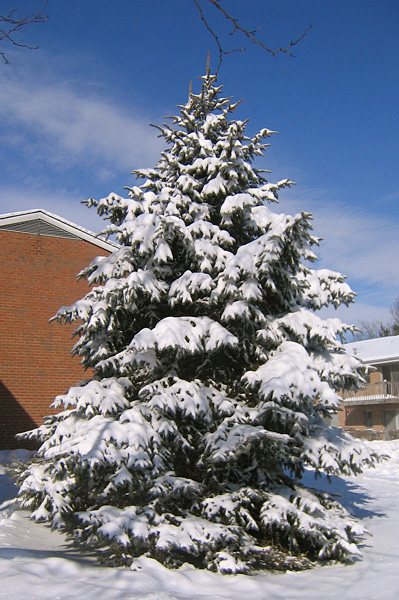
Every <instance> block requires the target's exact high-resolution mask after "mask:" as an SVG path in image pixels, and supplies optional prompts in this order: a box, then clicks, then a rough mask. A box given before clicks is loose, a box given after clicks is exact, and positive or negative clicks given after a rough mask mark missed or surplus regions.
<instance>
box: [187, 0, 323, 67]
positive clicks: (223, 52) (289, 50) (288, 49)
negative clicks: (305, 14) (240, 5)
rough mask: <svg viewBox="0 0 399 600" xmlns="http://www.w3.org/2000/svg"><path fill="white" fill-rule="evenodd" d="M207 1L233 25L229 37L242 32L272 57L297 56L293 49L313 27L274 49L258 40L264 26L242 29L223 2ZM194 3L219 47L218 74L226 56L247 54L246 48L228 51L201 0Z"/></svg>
mask: <svg viewBox="0 0 399 600" xmlns="http://www.w3.org/2000/svg"><path fill="white" fill-rule="evenodd" d="M207 1H208V2H209V3H210V4H212V6H214V7H215V8H216V9H217V10H218V11H220V12H221V13H222V15H223V16H224V17H225V18H226V19H227V20H228V21H229V22H230V23H231V24H232V26H233V29H232V30H231V32H230V34H229V35H231V36H232V35H234V34H236V33H237V32H240V33H242V34H243V35H244V36H245V37H246V38H247V39H248V40H250V42H251V43H252V44H255V45H256V46H259V47H260V48H262V49H263V50H265V52H269V54H271V55H272V56H276V54H278V53H284V54H288V55H289V56H292V57H293V56H295V55H294V54H293V52H292V49H293V48H294V46H296V45H297V44H299V42H300V41H302V40H303V38H304V37H305V36H306V34H307V33H308V31H309V30H310V29H311V28H312V25H309V27H307V29H306V30H305V31H304V32H303V33H302V35H300V36H299V37H298V38H297V39H296V40H294V41H291V42H290V43H289V44H288V45H287V46H286V47H284V48H283V47H280V48H276V49H272V48H270V47H269V46H266V44H264V43H263V42H262V41H261V40H258V39H256V34H257V32H258V31H259V30H260V29H261V28H262V25H261V26H259V27H256V28H255V29H252V30H251V29H246V28H245V27H242V26H241V25H240V24H239V22H238V19H236V18H234V17H233V16H232V15H231V14H230V13H229V12H227V11H226V10H225V9H224V8H223V7H222V5H221V2H222V0H207ZM193 2H194V4H195V5H196V7H197V8H198V11H199V13H200V16H201V20H202V21H203V23H204V25H205V27H206V28H207V30H208V31H209V33H210V34H211V35H212V37H213V38H214V40H215V42H216V45H217V47H218V51H219V63H218V66H217V69H216V73H218V72H219V69H220V66H221V64H222V61H223V57H224V56H226V55H227V54H232V53H233V52H245V50H246V47H242V48H232V49H230V50H226V48H225V47H224V46H223V45H222V42H221V41H220V36H219V35H218V34H217V33H216V31H215V29H214V28H213V27H212V26H211V25H210V24H209V20H208V19H207V17H206V16H205V14H204V11H203V10H202V6H201V4H200V0H193Z"/></svg>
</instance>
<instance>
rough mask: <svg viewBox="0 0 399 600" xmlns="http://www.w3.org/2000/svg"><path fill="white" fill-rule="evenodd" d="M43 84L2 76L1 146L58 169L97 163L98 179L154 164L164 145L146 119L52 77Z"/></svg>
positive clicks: (37, 79) (32, 79)
mask: <svg viewBox="0 0 399 600" xmlns="http://www.w3.org/2000/svg"><path fill="white" fill-rule="evenodd" d="M41 81H42V79H41V78H40V77H39V76H37V77H36V76H30V77H26V76H25V77H23V76H22V75H19V76H16V75H15V74H12V75H11V76H9V74H8V73H7V75H4V74H2V80H1V84H0V118H1V119H2V122H3V133H2V141H3V143H4V144H5V143H7V144H10V145H12V146H14V147H17V148H18V149H19V150H20V151H21V152H23V153H24V155H25V157H28V156H30V157H35V158H36V159H37V158H39V159H40V160H45V161H47V162H48V163H50V164H56V165H58V166H60V165H62V164H63V163H64V164H65V163H67V164H68V166H69V167H71V166H73V165H77V164H79V163H86V164H91V165H92V164H96V165H97V167H98V169H99V177H102V175H107V174H108V172H109V171H110V170H113V169H115V167H116V168H118V169H120V170H123V171H131V170H132V169H133V168H135V167H143V166H147V165H148V164H150V165H153V164H155V162H156V161H157V159H158V156H159V151H160V149H161V148H162V144H161V142H160V140H159V139H158V138H157V133H156V132H155V131H154V130H153V129H152V128H151V127H149V125H148V120H149V118H148V116H145V115H141V114H139V113H138V112H135V110H134V109H133V110H132V111H129V112H128V111H127V110H125V109H123V108H122V107H121V106H120V105H119V106H118V105H117V104H116V103H113V102H112V101H111V100H106V99H104V98H103V97H99V95H98V93H97V94H93V92H92V91H91V88H90V86H89V85H87V86H84V85H80V86H79V87H78V86H77V85H76V84H75V86H72V85H71V84H69V83H67V82H65V81H62V80H60V79H59V80H57V79H56V78H55V77H54V78H53V79H52V80H50V81H49V80H48V79H45V80H44V81H45V83H41ZM108 97H109V96H108ZM5 126H7V128H6V129H5Z"/></svg>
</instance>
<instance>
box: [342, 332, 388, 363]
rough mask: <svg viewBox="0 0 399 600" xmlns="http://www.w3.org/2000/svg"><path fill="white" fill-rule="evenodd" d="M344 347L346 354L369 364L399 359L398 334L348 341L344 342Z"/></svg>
mask: <svg viewBox="0 0 399 600" xmlns="http://www.w3.org/2000/svg"><path fill="white" fill-rule="evenodd" d="M345 349H346V351H347V352H348V354H352V355H354V356H356V357H357V358H360V360H362V361H363V362H365V363H369V364H377V363H384V362H391V361H393V360H399V335H390V336H388V337H382V338H375V339H372V340H361V341H359V342H350V343H349V344H345Z"/></svg>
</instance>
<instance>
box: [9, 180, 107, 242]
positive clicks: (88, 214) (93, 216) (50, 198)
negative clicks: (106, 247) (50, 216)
mask: <svg viewBox="0 0 399 600" xmlns="http://www.w3.org/2000/svg"><path fill="white" fill-rule="evenodd" d="M34 208H42V209H43V210H47V211H48V212H52V213H54V214H56V215H59V216H60V217H64V218H65V219H68V220H69V221H72V222H73V223H76V224H77V225H80V226H81V227H85V228H86V229H89V230H90V231H93V232H95V233H98V232H99V231H100V230H101V229H102V228H103V227H104V225H105V224H106V223H105V222H104V220H103V219H101V218H100V217H98V216H97V213H96V211H95V209H94V208H90V209H88V208H87V207H86V206H85V205H83V204H81V202H80V198H76V197H75V196H72V195H71V194H68V193H67V192H65V191H62V190H53V191H51V192H49V191H47V190H46V191H43V190H41V191H32V190H30V191H29V193H27V192H26V189H24V188H18V187H9V186H0V214H6V213H13V212H20V211H25V210H31V209H34Z"/></svg>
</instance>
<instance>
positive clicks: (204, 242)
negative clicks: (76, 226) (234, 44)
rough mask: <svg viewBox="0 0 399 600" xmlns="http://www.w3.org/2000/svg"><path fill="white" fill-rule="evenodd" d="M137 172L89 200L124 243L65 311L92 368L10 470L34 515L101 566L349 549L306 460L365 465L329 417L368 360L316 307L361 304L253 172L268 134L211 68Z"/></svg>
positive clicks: (217, 566) (301, 558)
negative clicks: (26, 456)
mask: <svg viewBox="0 0 399 600" xmlns="http://www.w3.org/2000/svg"><path fill="white" fill-rule="evenodd" d="M201 79H202V83H201V86H202V88H201V91H200V93H199V94H198V95H196V94H193V93H191V94H190V97H189V101H188V103H187V104H186V105H184V106H180V107H179V108H180V114H179V115H178V116H174V117H171V121H172V125H171V126H169V125H163V126H162V127H160V128H159V129H160V135H161V136H162V137H163V138H164V140H165V142H166V144H167V146H168V150H167V151H165V152H164V153H162V155H161V158H160V160H159V162H158V164H157V165H156V167H155V168H154V169H145V170H138V171H136V172H135V174H136V175H137V176H138V178H140V179H141V180H143V179H144V183H142V185H140V186H136V187H131V188H127V189H128V198H122V197H120V196H118V195H117V194H114V193H113V194H111V195H109V196H108V197H107V198H103V199H102V200H100V201H95V200H90V201H89V202H88V204H89V205H90V206H94V207H96V210H97V212H98V213H99V214H100V215H102V216H103V217H104V218H106V219H108V220H109V224H108V225H107V226H106V228H105V229H104V232H103V234H104V235H105V236H111V235H112V236H114V237H115V238H116V239H117V241H118V242H119V244H120V247H119V248H118V249H116V250H115V251H114V252H113V253H112V254H111V255H110V256H108V257H105V258H104V257H100V258H97V259H96V260H94V261H93V262H92V263H91V265H89V266H88V267H87V268H86V269H85V270H84V271H83V272H82V274H81V275H82V276H83V277H85V278H87V281H88V283H89V284H90V285H91V286H93V287H92V289H91V291H89V293H88V294H87V295H86V296H85V297H84V298H83V299H81V300H78V301H77V302H75V303H74V304H73V305H72V306H69V307H62V308H61V309H60V310H59V311H58V313H57V315H56V318H57V319H58V320H59V321H65V322H77V323H78V327H77V334H78V336H79V339H78V341H77V343H76V344H75V346H74V353H75V354H78V355H79V356H80V357H81V360H82V363H83V365H84V366H85V367H90V368H92V369H94V376H93V377H92V378H91V379H89V380H88V381H84V382H81V383H79V384H78V385H76V386H75V387H72V388H71V389H70V390H69V391H68V393H67V394H66V395H64V396H60V397H57V398H56V400H55V403H54V406H55V407H56V408H58V409H60V410H61V412H59V413H58V414H57V415H55V416H50V417H48V418H46V420H45V423H44V424H43V425H42V426H40V427H39V428H38V429H36V430H34V431H33V432H30V434H29V435H31V436H35V437H36V438H38V439H39V440H40V442H41V446H40V449H39V451H38V454H37V457H36V458H35V460H34V461H33V462H32V463H30V464H29V465H25V467H24V468H23V469H22V471H21V474H20V484H21V488H20V500H21V504H22V506H23V507H24V508H27V509H29V510H30V511H32V514H33V517H34V518H35V519H39V520H46V521H50V522H51V524H52V525H53V526H54V527H59V528H61V529H63V530H66V531H69V532H70V534H71V535H72V536H73V537H74V538H75V539H76V540H78V542H79V543H86V544H89V545H90V546H91V547H93V545H95V546H96V547H97V548H98V550H99V553H101V555H102V556H103V557H104V558H105V559H106V560H107V561H108V562H109V563H110V564H130V563H131V562H132V560H133V559H134V558H135V557H138V556H141V555H145V556H149V557H153V558H155V559H157V560H158V561H160V562H161V563H163V564H164V565H166V566H168V567H178V566H180V565H181V564H183V563H184V562H188V563H192V564H194V565H196V566H197V567H199V568H208V569H211V570H217V571H219V572H251V571H253V570H257V569H296V568H298V569H299V568H305V567H307V566H309V565H310V564H311V563H312V561H315V560H326V559H346V558H348V557H350V556H353V555H354V554H356V553H358V549H357V542H358V541H359V539H360V537H361V533H362V527H361V526H360V525H359V524H358V523H357V522H356V521H355V519H354V518H353V517H352V516H351V515H350V514H348V512H347V511H346V510H345V509H344V508H343V507H342V506H341V505H340V504H339V503H338V502H337V500H336V499H333V498H332V497H330V496H329V495H328V494H325V493H321V492H318V491H316V490H314V489H309V488H305V487H303V486H302V485H301V483H300V479H301V476H302V475H303V473H304V469H305V468H307V467H310V468H311V469H313V470H314V471H315V473H316V474H317V473H326V474H327V475H339V474H344V475H352V474H354V473H358V472H360V471H361V469H362V467H363V466H365V465H368V464H372V463H373V461H374V459H375V457H374V456H373V455H372V454H370V453H369V452H368V450H367V448H365V447H364V446H363V445H362V444H361V443H360V442H355V441H354V440H353V439H352V438H351V437H350V436H348V435H347V434H345V433H343V432H342V431H339V430H337V429H334V428H331V427H329V426H328V425H327V424H326V422H325V419H324V418H325V417H328V416H331V415H332V414H333V413H335V412H337V410H338V406H339V397H338V394H337V392H338V391H339V390H340V389H347V388H355V389H356V388H357V387H359V385H360V382H361V367H360V365H359V363H358V361H357V360H356V359H355V358H354V357H349V356H347V355H346V354H345V351H344V348H343V346H342V343H341V342H340V336H342V334H343V333H344V332H345V329H346V326H345V325H343V324H342V323H341V322H340V321H339V320H338V319H325V320H323V319H322V318H320V317H319V316H318V315H317V310H318V309H320V308H322V307H324V306H329V305H330V306H331V305H333V306H335V307H337V306H339V305H340V304H342V303H344V304H348V303H350V302H352V301H353V296H354V294H353V292H352V291H351V290H350V288H349V286H348V285H347V284H346V283H345V282H344V277H343V276H342V275H340V274H339V273H335V272H332V271H329V270H324V269H323V270H314V269H312V268H311V263H312V261H314V260H315V259H316V257H315V255H314V253H313V247H314V246H315V245H317V244H318V239H317V238H315V237H314V236H313V235H312V226H311V216H310V215H309V214H306V213H299V214H297V215H295V216H287V215H285V214H277V213H275V212H273V211H272V210H271V206H272V205H273V203H275V202H277V201H278V193H279V191H280V190H281V189H282V188H285V187H289V186H291V185H292V182H291V181H289V180H284V181H279V182H278V183H275V184H274V183H270V182H269V181H268V180H267V179H266V177H265V174H266V173H267V172H266V171H261V170H259V169H257V168H255V167H254V166H253V161H254V159H255V158H256V157H258V156H259V155H262V154H263V151H264V150H265V148H266V146H267V145H268V144H266V143H265V140H267V138H268V137H269V136H270V135H271V134H272V133H274V132H272V131H269V130H268V129H262V130H261V131H260V132H259V133H258V134H257V135H255V136H254V137H252V138H251V137H248V136H247V135H246V134H245V130H246V126H247V121H244V122H242V121H240V120H235V119H233V118H232V113H233V112H234V110H235V108H236V106H237V104H234V103H232V102H231V99H229V98H223V97H221V87H220V86H217V84H216V77H215V76H212V75H210V74H209V73H208V74H207V75H206V76H205V77H203V78H201Z"/></svg>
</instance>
